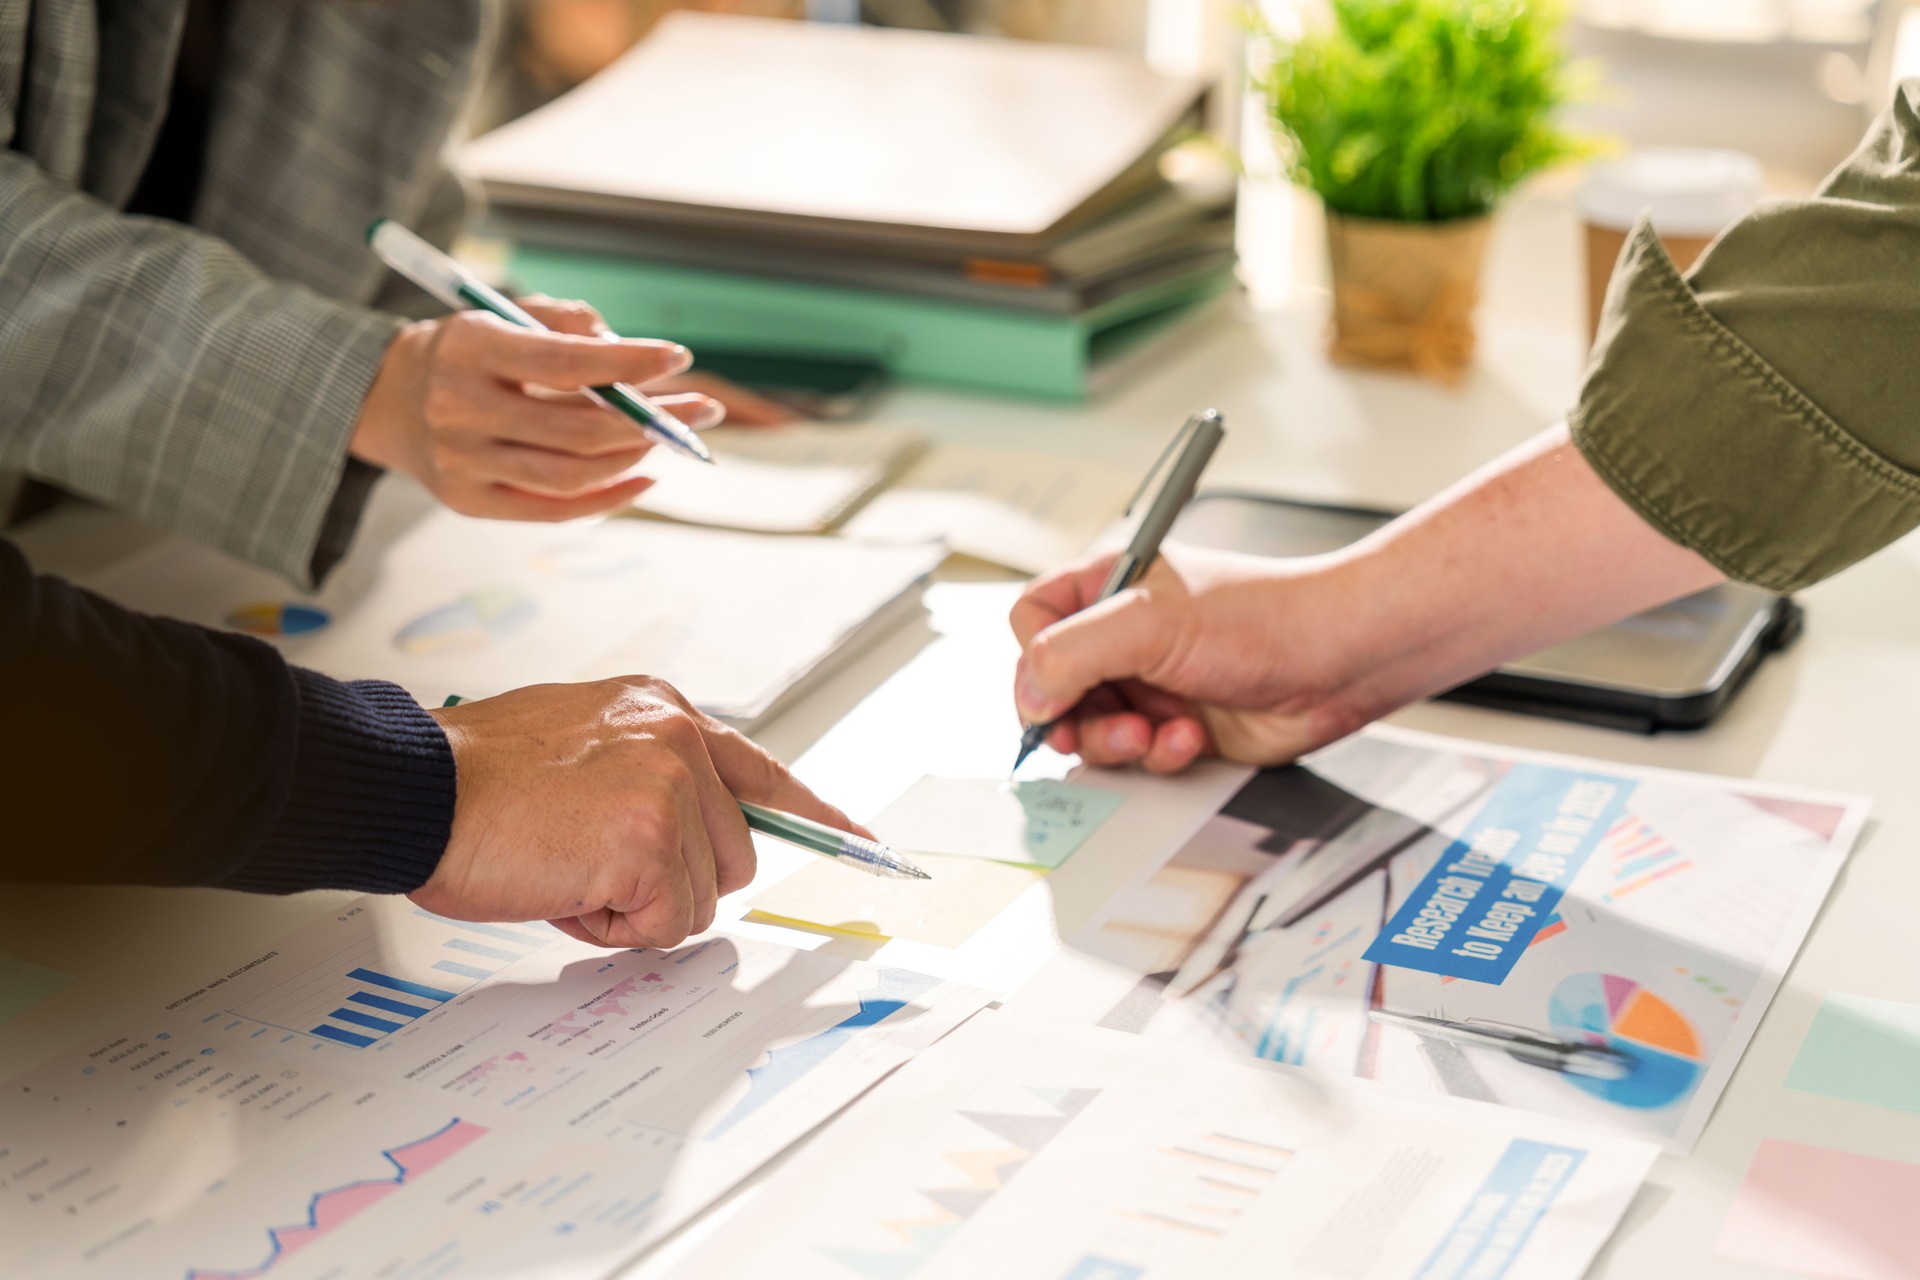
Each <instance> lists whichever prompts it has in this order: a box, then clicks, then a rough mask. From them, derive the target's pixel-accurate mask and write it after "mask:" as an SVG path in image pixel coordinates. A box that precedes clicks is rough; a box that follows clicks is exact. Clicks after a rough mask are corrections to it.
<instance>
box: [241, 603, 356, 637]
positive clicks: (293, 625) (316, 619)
mask: <svg viewBox="0 0 1920 1280" xmlns="http://www.w3.org/2000/svg"><path fill="white" fill-rule="evenodd" d="M332 621H333V618H332V616H331V615H330V614H328V612H327V611H326V610H325V609H322V608H319V607H317V606H315V605H310V604H281V603H279V602H277V601H272V600H262V601H255V602H254V603H252V604H243V605H239V606H236V607H235V608H234V609H232V610H230V611H229V612H228V614H227V625H228V626H229V627H232V628H233V629H234V630H235V631H244V632H246V633H247V634H248V635H250V636H261V637H264V638H266V639H270V640H271V639H278V638H280V637H281V636H307V635H312V634H313V633H314V632H316V631H322V630H325V629H326V627H327V624H329V623H331V622H332Z"/></svg>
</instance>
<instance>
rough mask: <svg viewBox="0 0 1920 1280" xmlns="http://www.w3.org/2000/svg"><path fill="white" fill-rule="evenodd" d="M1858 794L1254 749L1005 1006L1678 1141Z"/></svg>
mask: <svg viewBox="0 0 1920 1280" xmlns="http://www.w3.org/2000/svg"><path fill="white" fill-rule="evenodd" d="M1866 814H1867V801H1866V799H1865V798H1864V797H1860V796H1849V795H1838V794H1834V793H1831V792H1814V791H1803V790H1798V789H1793V788H1786V787H1779V786H1773V785H1769V784H1762V783H1758V782H1752V781H1748V780H1745V779H1735V778H1714V777H1708V776H1705V775H1701V774H1685V773H1675V772H1672V771H1669V770H1661V769H1642V768H1635V767H1632V766H1628V765H1619V764H1613V763H1609V762H1603V761H1597V760H1581V759H1576V758H1573V757H1566V756H1549V755H1543V754H1537V753H1532V752H1520V751H1509V750H1506V749H1503V748H1498V747H1491V746H1486V745H1483V744H1480V743H1473V742H1465V741H1459V740H1455V739H1448V738H1439V737H1434V736H1431V735H1426V734H1415V733H1409V732H1406V731H1404V730H1398V729H1391V728H1379V727H1376V728H1374V729H1370V730H1367V731H1366V732H1364V733H1361V734H1358V735H1355V736H1354V737H1352V738H1348V739H1346V740H1345V741H1343V742H1340V743H1337V744H1335V745H1334V746H1332V747H1328V748H1326V749H1325V750H1322V751H1319V752H1317V753H1315V754H1314V755H1311V756H1309V757H1307V758H1306V759H1305V760H1303V761H1301V762H1300V763H1299V764H1298V765H1293V766H1289V767H1287V768H1284V769H1267V770H1262V771H1261V772H1259V773H1257V774H1255V775H1254V776H1253V777H1252V778H1251V779H1249V780H1248V781H1247V783H1246V784H1245V785H1244V786H1243V787H1241V789H1240V790H1239V792H1238V793H1237V794H1236V795H1235V796H1234V797H1233V798H1232V799H1231V800H1229V801H1228V802H1227V803H1226V805H1225V807H1223V808H1222V809H1221V810H1220V812H1219V814H1218V815H1217V816H1216V817H1214V818H1213V819H1212V820H1211V821H1209V822H1208V823H1207V824H1206V825H1205V826H1203V827H1202V828H1201V829H1200V831H1199V833H1198V834H1197V835H1195V836H1194V837H1193V839H1191V840H1189V841H1187V843H1186V844H1185V846H1184V847H1182V848H1181V849H1180V850H1179V851H1178V852H1176V853H1175V854H1174V855H1173V856H1172V857H1171V858H1169V859H1167V860H1166V861H1165V862H1164V863H1163V864H1162V865H1160V866H1159V867H1158V868H1157V869H1155V870H1154V871H1152V872H1151V873H1149V874H1148V875H1147V876H1146V877H1144V878H1143V879H1140V880H1138V881H1136V882H1135V883H1134V884H1132V885H1131V886H1129V887H1128V888H1126V889H1124V890H1123V891H1121V892H1120V893H1119V894H1118V895H1117V896H1116V897H1115V899H1114V900H1113V901H1112V902H1111V903H1110V904H1109V905H1108V906H1107V907H1106V908H1104V910H1103V911H1102V913H1101V914H1100V915H1099V917H1098V918H1096V919H1095V920H1094V922H1093V923H1092V924H1091V925H1089V926H1088V927H1087V928H1086V929H1085V930H1083V931H1082V932H1081V933H1080V934H1079V935H1077V936H1076V937H1075V938H1073V939H1072V940H1071V941H1070V942H1069V945H1068V947H1067V948H1066V950H1065V951H1064V952H1063V953H1062V954H1061V955H1060V956H1059V957H1057V958H1056V959H1055V960H1053V961H1052V962H1051V963H1050V964H1049V966H1048V967H1047V968H1046V969H1045V970H1044V971H1042V973H1041V974H1040V975H1039V976H1038V977H1037V978H1036V979H1035V980H1034V982H1033V984H1032V985H1031V986H1029V987H1028V988H1026V989H1024V990H1022V991H1021V992H1019V993H1016V995H1015V996H1014V997H1013V999H1012V1000H1011V1001H1009V1003H1008V1007H1009V1008H1010V1009H1014V1010H1017V1011H1020V1012H1024V1013H1027V1014H1030V1015H1034V1016H1046V1017H1057V1018H1068V1019H1073V1020H1078V1021H1083V1022H1091V1023H1094V1024H1096V1025H1098V1026H1103V1027H1108V1028H1112V1029H1115V1030H1121V1031H1129V1032H1134V1033H1137V1034H1142V1035H1147V1036H1152V1037H1156V1038H1167V1039H1172V1040H1178V1041H1182V1042H1185V1043H1188V1044H1193V1045H1200V1046H1204V1047H1207V1048H1210V1049H1213V1050H1215V1051H1218V1052H1222V1053H1227V1054H1232V1055H1236V1056H1247V1057H1253V1058H1259V1059H1265V1060H1267V1061H1271V1062H1284V1063H1289V1064H1291V1065H1294V1066H1304V1067H1309V1068H1313V1069H1316V1070H1321V1071H1325V1072H1328V1073H1331V1074H1334V1075H1351V1076H1361V1077H1364V1078H1367V1079H1372V1080H1378V1081H1380V1082H1381V1083H1383V1084H1388V1085H1393V1086H1395V1087H1398V1088H1401V1089H1404V1090H1407V1091H1410V1092H1414V1093H1422V1094H1442V1095H1448V1096H1452V1097H1456V1098H1469V1099H1475V1100H1478V1101H1485V1102H1497V1103H1501V1104H1504V1105H1508V1106H1514V1107H1522V1108H1526V1109H1528V1110H1532V1111H1540V1112H1545V1113H1548V1114H1551V1115H1556V1116H1561V1117H1563V1118H1566V1119H1569V1120H1580V1121H1586V1122H1590V1123H1595V1124H1601V1125H1605V1126H1609V1127H1611V1128H1614V1129H1617V1130H1619V1131H1622V1132H1625V1133H1629V1134H1632V1135H1634V1136H1637V1137H1645V1138H1649V1139H1652V1140H1654V1141H1658V1142H1661V1143H1664V1144H1666V1146H1667V1147H1668V1148H1669V1149H1670V1150H1674V1151H1686V1150H1687V1149H1689V1148H1690V1147H1691V1146H1692V1145H1693V1142H1694V1140H1695V1139H1696V1138H1697V1137H1698V1136H1699V1133H1700V1129H1701V1127H1702V1126H1703V1125H1705V1124H1706V1121H1707V1117H1708V1116H1709V1115H1710V1114H1711V1113H1712V1111H1713V1104H1714V1102H1715V1100H1716V1099H1717V1098H1718V1097H1719V1096H1720V1092H1721V1090H1722V1089H1724V1088H1725V1087H1726V1082H1727V1078H1728V1077H1729V1076H1730V1075H1731V1074H1732V1073H1733V1068H1734V1066H1735V1064H1737V1063H1738V1062H1739V1059H1740V1055H1741V1053H1742V1052H1743V1051H1744V1050H1745V1048H1746V1045H1747V1042H1748V1040H1750V1039H1751V1038H1752V1036H1753V1033H1754V1029H1755V1027H1756V1026H1757V1025H1758V1023H1759V1021H1760V1016H1761V1015H1762V1014H1763V1013H1764V1012H1765V1011H1766V1008H1767V1004H1768V1002H1769V1001H1770V1000H1771V999H1772V998H1773V993H1774V991H1775V989H1776V988H1777V987H1778V986H1779V983H1780V979H1781V976H1782V975H1783V974H1784V973H1785V972H1786V970H1787V967H1788V965H1790V964H1791V963H1792V960H1793V956H1794V953H1795V952H1796V951H1798V950H1799V947H1800V942H1801V940H1802V939H1803V938H1804V937H1805V936H1806V933H1807V930H1808V929H1809V928H1810V927H1811V926H1812V924H1813V919H1814V915H1815V913H1816V912H1818V911H1819V909H1820V904H1821V903H1822V902H1824V901H1825V900H1826V896H1827V893H1828V890H1829V889H1831V888H1832V886H1833V882H1834V877H1835V876H1836V875H1837V874H1838V873H1839V870H1840V866H1841V864H1842V862H1843V861H1844V860H1845V859H1846V857H1847V854H1848V853H1849V851H1851V849H1852V848H1853V845H1854V843H1855V841H1856V840H1857V839H1858V838H1859V834H1860V830H1861V827H1862V825H1863V824H1864V822H1865V821H1866ZM1490 1036H1491V1037H1493V1039H1489V1037H1490ZM1512 1036H1519V1037H1522V1038H1524V1040H1525V1041H1526V1042H1527V1044H1526V1045H1524V1046H1521V1051H1520V1052H1517V1053H1516V1052H1512V1051H1510V1048H1509V1047H1508V1046H1513V1045H1515V1044H1516V1043H1517V1042H1516V1041H1513V1040H1511V1039H1504V1040H1503V1039H1500V1037H1512Z"/></svg>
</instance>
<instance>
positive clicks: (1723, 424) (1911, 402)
mask: <svg viewBox="0 0 1920 1280" xmlns="http://www.w3.org/2000/svg"><path fill="white" fill-rule="evenodd" d="M1568 422H1569V425H1570V426H1571V428H1572V432H1573V439H1574V442H1575V444H1576V445H1577V446H1578V447H1579V449H1580V451H1581V453H1582V454H1583V455H1584V456H1585V457H1586V458H1587V460H1588V462H1589V463H1590V464H1592V466H1593V467H1594V469H1595V470H1596V471H1598V472H1599V474H1600V475H1601V477H1602V478H1603V479H1604V480H1605V481H1606V482H1607V484H1608V485H1609V486H1610V487H1611V488H1612V489H1613V490H1614V492H1616V493H1618V494H1619V495H1620V496H1621V497H1622V498H1623V499H1625V500H1626V502H1627V503H1628V504H1629V505H1631V506H1632V507H1633V508H1634V510H1636V511H1637V512H1639V513H1640V515H1641V516H1642V517H1644V518H1645V519H1646V520H1647V521H1648V522H1649V523H1650V524H1652V525H1653V526H1654V527H1655V528H1657V529H1659V530H1660V531H1661V532H1663V533H1664V534H1666V535H1667V536H1668V537H1669V538H1672V539H1673V540H1674V541H1676V542H1678V543H1680V544H1681V545H1683V546H1686V547H1688V548H1690V549H1692V550H1693V551H1696V552H1698V553H1699V554H1700V555H1702V556H1704V557H1705V558H1706V559H1707V560H1709V561H1711V562H1712V563H1713V564H1714V565H1716V566H1717V567H1719V568H1720V569H1721V570H1723V571H1724V572H1725V573H1727V574H1728V575H1729V576H1730V577H1733V578H1736V579H1738V580H1740V581H1743V582H1751V583H1754V584H1756V585H1758V586H1762V587H1767V588H1769V589H1771V590H1774V591H1792V590H1796V589H1798V588H1800V587H1804V586H1807V585H1809V584H1811V583H1814V582H1818V581H1820V580H1821V579H1822V578H1826V577H1828V576H1830V575H1832V574H1834V573H1838V572H1839V571H1840V570H1842V569H1844V568H1846V567H1847V566H1848V565H1850V564H1852V563H1854V562H1855V561H1856V560H1860V559H1862V558H1864V557H1866V556H1869V555H1871V554H1873V553H1874V552H1875V551H1878V550H1879V549H1880V548H1882V547H1884V546H1886V545H1887V544H1888V543H1890V542H1892V541H1894V540H1895V539H1896V538H1899V537H1900V536H1901V535H1903V534H1905V533H1907V532H1909V531H1911V530H1912V529H1914V528H1915V527H1916V526H1920V80H1915V81H1908V82H1906V83H1905V84H1903V85H1902V86H1901V88H1900V91H1899V93H1898V94H1897V95H1896V97H1895V100H1894V104H1893V106H1892V108H1891V109H1890V110H1889V111H1888V112H1887V113H1886V114H1885V115H1884V116H1882V117H1881V118H1880V119H1879V120H1878V121H1877V122H1876V123H1875V125H1874V127H1873V128H1872V130H1871V131H1870V132H1869V133H1868V135H1867V137H1866V140H1865V141H1864V142H1862V143H1861V144H1860V148H1859V149H1858V150H1857V151H1855V152H1854V154H1853V156H1852V157H1851V158H1849V159H1848V160H1847V162H1846V163H1845V164H1844V165H1842V166H1841V167H1840V168H1839V169H1838V170H1836V171H1835V172H1834V174H1833V175H1832V176H1831V177H1829V178H1828V179H1827V180H1826V182H1825V183H1824V184H1823V185H1822V186H1821V188H1820V189H1819V191H1818V192H1817V193H1816V194H1814V195H1813V196H1811V197H1808V198H1806V199H1801V200H1788V201H1779V202H1773V203H1769V204H1767V205H1763V206H1761V207H1760V208H1759V209H1757V210H1755V211H1754V212H1753V213H1751V214H1749V215H1748V216H1747V217H1746V218H1744V219H1742V220H1741V221H1740V222H1738V223H1736V224H1734V225H1733V226H1732V227H1730V228H1728V230H1727V231H1726V232H1725V233H1724V234H1723V235H1722V236H1721V237H1720V239H1719V240H1717V241H1716V242H1715V243H1714V245H1713V246H1712V248H1711V249H1709V251H1708V252H1707V254H1706V256H1705V257H1703V258H1702V259H1701V261H1700V263H1699V264H1698V265H1697V266H1696V267H1695V268H1694V269H1693V271H1692V272H1691V273H1690V274H1689V275H1688V276H1686V277H1684V278H1683V277H1682V276H1681V275H1680V273H1679V271H1677V270H1676V269H1675V268H1674V265H1673V262H1672V260H1671V259H1670V258H1668V257H1667V254H1666V251H1665V250H1664V249H1663V248H1662V246H1661V244H1660V241H1659V239H1658V238H1657V237H1656V236H1655V235H1654V234H1653V232H1652V230H1651V228H1649V227H1648V226H1647V225H1646V224H1645V223H1642V225H1641V226H1640V227H1638V228H1637V229H1636V230H1635V232H1634V234H1633V236H1632V238H1631V239H1629V241H1628V242H1627V246H1626V249H1625V250H1624V251H1623V252H1622V254H1621V257H1620V262H1619V264H1618V266H1617V267H1616V268H1615V271H1614V277H1613V283H1612V285H1611V286H1610V287H1609V289H1608V292H1607V301H1606V310H1605V315H1604V317H1603V319H1602V321H1601V326H1600V333H1599V336H1598V339H1597V341H1596V342H1595V345H1594V353H1593V358H1592V361H1591V362H1590V364H1589V365H1588V369H1587V377H1586V383H1585V385H1584V387H1583V388H1582V390H1581V393H1580V402H1579V405H1578V407H1577V408H1576V409H1575V410H1574V412H1573V414H1572V415H1571V416H1570V417H1569V419H1568Z"/></svg>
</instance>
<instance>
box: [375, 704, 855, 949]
mask: <svg viewBox="0 0 1920 1280" xmlns="http://www.w3.org/2000/svg"><path fill="white" fill-rule="evenodd" d="M432 714H433V716H434V718H435V719H436V720H438V721H439V723H440V726H441V728H443V729H444V730H445V731H446V734H447V740H448V742H449V743H450V744H451V746H452V748H453V756H454V766H455V770H456V773H457V789H458V790H457V799H456V802H455V808H454V816H453V830H452V833H451V835H450V836H449V837H448V840H447V847H446V852H445V853H444V854H443V855H442V856H441V859H440V863H439V865H438V867H437V868H436V869H435V871H434V873H433V875H432V877H431V878H430V879H429V880H428V881H427V882H426V884H424V885H422V886H421V887H420V888H419V889H417V890H415V891H414V892H413V893H412V894H411V895H410V896H411V897H412V898H413V900H414V901H415V902H416V903H418V904H419V905H421V906H423V907H426V908H427V909H429V910H431V911H436V912H438V913H440V914H441V915H445V916H451V917H453V918H456V919H464V920H529V919H536V918H538V919H548V920H551V921H552V922H553V923H554V925H555V926H557V927H558V928H560V929H561V930H563V931H564V932H566V933H568V934H570V935H571V936H573V937H575V938H578V939H580V940H581V941H583V942H591V943H595V944H598V945H600V946H606V947H641V946H651V947H671V946H675V945H678V944H679V943H680V942H681V941H682V940H684V939H685V938H686V937H687V936H688V935H689V934H693V933H698V932H700V931H701V930H704V929H705V928H707V926H709V925H710V924H712V923H713V917H714V909H715V903H716V902H717V900H718V898H719V895H721V894H723V893H731V892H733V891H734V890H736V889H740V888H743V887H745V886H746V884H747V883H748V882H749V881H751V880H752V879H753V872H754V853H753V842H752V840H751V839H750V838H749V837H748V834H747V826H746V822H745V821H744V820H743V819H742V817H741V815H740V809H739V806H738V805H737V804H736V803H735V800H736V798H738V799H740V800H751V801H755V802H757V803H760V804H764V805H769V806H772V807H774V808H778V809H785V810H787V811H788V812H791V813H797V814H800V815H802V816H804V817H809V818H814V819H817V820H819V821H821V822H827V823H831V824H833V825H834V826H837V827H841V828H844V829H847V830H857V828H855V827H853V826H852V824H851V823H850V822H849V821H848V819H847V816H846V815H845V814H843V813H841V812H840V811H839V810H838V809H835V808H833V807H832V806H831V805H828V804H825V803H823V802H822V801H821V800H820V799H819V798H818V797H816V796H815V795H814V794H813V793H812V792H811V791H809V790H807V788H806V787H804V786H802V785H801V784H800V783H799V782H797V781H796V780H795V779H794V777H793V775H791V774H790V773H788V772H787V770H786V769H785V768H784V767H782V766H781V764H780V763H779V762H778V761H777V760H775V759H774V758H773V757H772V756H770V755H768V754H767V753H766V752H765V751H763V750H761V749H760V748H759V747H758V746H756V745H754V744H753V743H752V742H750V741H748V740H747V739H746V738H744V737H742V736H740V735H739V734H737V733H735V732H734V731H733V730H731V729H729V728H727V727H725V726H724V725H722V724H720V723H719V722H718V721H716V720H713V719H711V718H710V717H708V716H706V715H703V714H701V713H700V712H699V711H697V710H695V709H694V708H693V707H692V706H691V705H689V704H688V703H687V701H686V700H685V699H684V698H682V697H681V696H680V694H679V693H677V692H676V691H675V690H674V689H673V688H672V687H671V686H669V685H667V684H665V683H664V682H662V681H659V680H652V679H648V678H646V677H641V676H633V677H627V678H623V679H616V680H602V681H599V682H596V683H593V684H572V685H539V686H535V687H532V688H526V689H519V690H516V691H514V692H512V693H507V694H503V695H501V696H500V697H497V698H487V699H484V700H481V701H478V702H469V703H463V704H461V705H459V706H455V707H444V708H441V709H439V710H437V711H434V712H433V713H432Z"/></svg>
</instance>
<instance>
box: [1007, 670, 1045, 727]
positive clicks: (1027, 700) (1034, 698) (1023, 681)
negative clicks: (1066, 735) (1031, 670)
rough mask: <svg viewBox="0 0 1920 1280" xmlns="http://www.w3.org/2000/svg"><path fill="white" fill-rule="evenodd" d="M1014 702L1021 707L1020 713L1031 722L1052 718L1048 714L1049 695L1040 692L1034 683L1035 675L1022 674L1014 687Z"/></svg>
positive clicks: (1036, 722) (1035, 722)
mask: <svg viewBox="0 0 1920 1280" xmlns="http://www.w3.org/2000/svg"><path fill="white" fill-rule="evenodd" d="M1013 700H1014V703H1015V704H1016V705H1017V706H1018V707H1019V708H1020V714H1021V715H1023V716H1025V717H1026V718H1027V720H1028V721H1029V722H1030V723H1033V724H1038V723H1040V722H1041V721H1043V720H1047V719H1050V718H1051V717H1049V716H1048V715H1047V695H1046V694H1044V693H1042V692H1040V689H1039V687H1038V686H1037V685H1035V684H1034V683H1033V677H1031V676H1021V677H1020V679H1019V680H1018V681H1016V682H1015V684H1014V687H1013Z"/></svg>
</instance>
